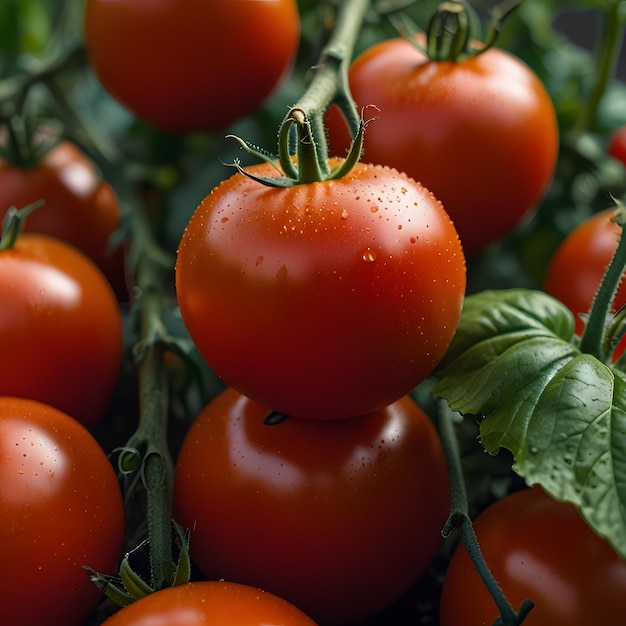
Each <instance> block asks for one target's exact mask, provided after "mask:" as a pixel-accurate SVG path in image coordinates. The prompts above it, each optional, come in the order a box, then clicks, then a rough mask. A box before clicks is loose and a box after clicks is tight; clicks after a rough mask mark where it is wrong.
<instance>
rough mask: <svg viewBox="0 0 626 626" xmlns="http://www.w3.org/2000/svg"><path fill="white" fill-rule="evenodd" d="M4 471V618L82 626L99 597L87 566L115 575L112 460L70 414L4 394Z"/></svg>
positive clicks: (0, 589)
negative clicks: (86, 568) (85, 567)
mask: <svg viewBox="0 0 626 626" xmlns="http://www.w3.org/2000/svg"><path fill="white" fill-rule="evenodd" d="M71 382H72V381H71V379H70V381H69V384H71ZM0 477H1V480H0V519H1V520H2V524H0V580H2V584H1V585H0V607H1V608H0V615H2V623H3V624H13V625H15V626H17V625H19V626H40V625H41V624H49V625H50V626H59V625H61V624H62V625H63V626H80V625H81V624H83V623H84V621H85V619H86V618H87V616H88V615H89V614H90V613H91V611H92V610H93V609H94V608H95V606H96V604H97V602H98V601H99V599H100V597H101V596H102V593H101V591H99V589H98V588H97V587H96V586H95V585H94V584H93V583H92V582H91V580H90V579H89V575H88V574H87V572H86V571H85V570H84V569H83V566H88V567H91V568H93V569H94V570H97V571H99V572H102V573H103V574H113V573H114V572H113V570H114V568H115V565H116V563H117V561H118V559H119V558H120V552H121V550H122V546H123V541H124V525H125V521H124V519H125V518H124V502H123V499H122V492H121V490H120V487H119V483H118V480H117V476H116V474H115V470H114V469H113V466H112V465H111V462H110V461H109V459H108V457H107V456H106V454H105V453H104V451H103V450H102V448H101V447H100V446H99V444H98V442H97V441H96V440H95V439H94V437H93V436H92V435H91V433H90V432H89V431H88V430H87V429H86V428H85V427H84V426H82V425H81V424H80V423H79V422H77V421H76V420H75V419H73V418H72V417H70V416H68V415H67V414H65V413H62V412H61V411H59V410H57V409H54V408H52V407H51V406H48V405H45V404H42V403H40V402H36V401H34V400H26V399H23V398H11V397H6V396H4V397H1V398H0Z"/></svg>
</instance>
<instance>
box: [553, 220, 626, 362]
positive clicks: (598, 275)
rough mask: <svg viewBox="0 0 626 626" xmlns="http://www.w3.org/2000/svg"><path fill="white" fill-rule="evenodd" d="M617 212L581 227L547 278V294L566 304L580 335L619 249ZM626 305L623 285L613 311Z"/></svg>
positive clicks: (562, 249)
mask: <svg viewBox="0 0 626 626" xmlns="http://www.w3.org/2000/svg"><path fill="white" fill-rule="evenodd" d="M613 213H614V210H613V209H606V210H604V211H599V212H598V213H595V214H594V215H592V216H591V217H590V218H588V219H587V220H585V221H584V222H582V223H581V224H580V225H579V226H577V227H576V228H575V229H574V230H573V231H572V232H571V233H570V234H569V235H568V236H567V237H566V238H565V239H564V240H563V241H562V242H561V244H560V246H559V247H558V248H557V250H556V252H555V253H554V255H553V256H552V259H551V260H550V263H549V265H548V269H547V271H546V276H545V278H544V285H543V287H544V290H545V291H546V293H548V294H550V295H551V296H553V297H555V298H557V299H558V300H560V301H561V302H562V303H563V304H565V305H566V306H567V307H568V308H569V309H570V311H572V313H573V314H574V316H575V317H576V333H577V334H578V335H580V334H581V333H582V331H583V329H584V322H583V320H582V319H581V317H580V314H581V313H588V312H589V310H590V308H591V304H592V302H593V299H594V297H595V294H596V292H597V290H598V287H599V286H600V281H601V280H602V277H603V276H604V272H605V271H606V268H607V267H608V265H609V263H610V261H611V258H612V256H613V254H614V252H615V249H616V248H617V243H618V241H619V237H620V234H621V230H622V229H621V227H620V226H619V224H617V223H616V222H615V221H614V220H613ZM625 304H626V284H625V283H623V282H622V283H621V285H620V287H619V288H618V290H617V294H616V296H615V300H614V303H613V312H615V311H616V310H617V309H619V308H620V307H622V306H623V305H625ZM625 347H626V342H621V343H620V345H618V347H617V349H616V350H615V352H614V358H615V359H617V358H618V357H619V356H620V354H622V353H623V352H624V348H625Z"/></svg>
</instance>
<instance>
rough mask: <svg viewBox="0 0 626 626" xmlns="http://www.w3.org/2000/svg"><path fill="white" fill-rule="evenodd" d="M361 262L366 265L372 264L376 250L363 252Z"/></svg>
mask: <svg viewBox="0 0 626 626" xmlns="http://www.w3.org/2000/svg"><path fill="white" fill-rule="evenodd" d="M362 257H363V260H364V261H366V262H367V263H373V262H374V261H375V260H376V250H372V248H366V250H365V252H363V255H362Z"/></svg>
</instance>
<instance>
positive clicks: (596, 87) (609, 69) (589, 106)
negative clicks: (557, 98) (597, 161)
mask: <svg viewBox="0 0 626 626" xmlns="http://www.w3.org/2000/svg"><path fill="white" fill-rule="evenodd" d="M603 6H606V9H605V10H604V11H603V12H602V13H601V15H600V19H601V22H602V24H601V26H602V28H601V32H599V33H598V38H597V41H598V42H599V52H598V61H597V67H596V68H595V69H596V71H595V77H596V80H595V82H594V84H593V87H592V89H591V93H590V94H589V97H588V98H587V100H586V106H585V107H584V108H583V110H582V113H581V115H580V117H579V118H578V120H577V121H576V124H575V126H574V128H573V131H572V132H573V136H574V137H578V136H580V135H581V134H583V133H585V132H587V131H589V130H590V129H591V127H592V125H593V122H594V120H595V117H596V113H597V111H598V107H599V106H600V102H601V101H602V98H603V97H604V94H605V92H606V89H607V87H608V85H609V83H610V82H611V80H612V78H613V75H614V72H615V64H616V62H617V55H618V53H619V49H620V45H621V42H622V38H623V31H624V24H623V22H624V17H623V13H624V1H623V0H613V1H612V2H609V3H603Z"/></svg>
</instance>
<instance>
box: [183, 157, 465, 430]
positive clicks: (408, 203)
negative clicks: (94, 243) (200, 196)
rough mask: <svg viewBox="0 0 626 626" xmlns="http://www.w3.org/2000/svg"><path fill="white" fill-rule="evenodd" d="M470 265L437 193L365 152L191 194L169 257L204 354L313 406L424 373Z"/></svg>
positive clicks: (245, 388) (260, 171)
mask: <svg viewBox="0 0 626 626" xmlns="http://www.w3.org/2000/svg"><path fill="white" fill-rule="evenodd" d="M338 162H339V161H337V160H335V161H332V163H331V166H335V165H337V164H338ZM249 172H250V173H253V174H255V175H257V176H258V175H272V174H275V170H274V169H273V167H272V166H271V165H269V164H266V163H264V164H261V165H255V166H252V167H251V168H249ZM465 279H466V273H465V258H464V255H463V251H462V248H461V244H460V242H459V238H458V236H457V233H456V230H455V228H454V226H453V224H452V222H451V220H450V218H449V217H448V215H447V213H446V212H445V211H444V209H443V207H442V206H441V204H440V203H439V202H438V201H437V199H436V198H435V197H434V196H433V195H432V194H431V193H429V192H428V191H427V190H426V189H424V187H423V186H422V185H420V184H419V183H416V182H415V181H414V180H412V179H410V178H409V177H407V176H406V175H404V174H401V173H398V172H397V171H395V170H393V169H390V168H387V167H380V166H372V165H367V164H364V163H358V164H357V165H356V167H355V168H354V169H353V170H352V171H351V172H350V173H349V174H347V175H346V176H344V177H342V178H339V179H336V180H328V181H323V182H315V183H310V184H299V185H295V186H293V187H287V188H275V187H267V186H265V185H263V184H260V183H259V182H257V181H255V180H253V179H251V178H250V177H248V176H246V175H244V174H242V173H240V172H238V173H236V174H235V175H233V176H232V177H230V178H229V179H227V180H225V181H223V182H222V183H221V184H220V185H218V186H217V187H216V188H215V189H214V190H213V191H212V192H211V193H210V194H209V195H208V196H207V197H206V198H205V199H204V201H203V202H202V203H201V205H200V206H199V207H198V208H197V210H196V211H195V213H194V215H193V216H192V217H191V220H190V221H189V223H188V225H187V227H186V229H185V232H184V234H183V236H182V239H181V242H180V245H179V249H178V259H177V263H176V291H177V295H178V302H179V304H180V310H181V314H182V317H183V320H184V322H185V324H186V326H187V329H188V330H189V333H190V335H191V337H192V339H193V341H194V342H195V344H196V345H197V347H198V349H199V351H200V352H201V354H202V355H203V356H204V358H205V359H206V361H207V362H208V364H209V365H210V366H211V368H213V369H214V371H215V372H216V373H217V374H218V375H219V376H220V377H221V378H222V379H223V380H224V381H225V382H226V383H227V384H228V385H231V386H233V387H234V388H235V389H237V390H238V391H240V392H241V393H243V394H244V395H246V396H248V397H250V398H252V399H254V400H256V401H258V402H260V403H261V404H264V405H265V406H269V407H272V408H273V409H274V410H276V411H279V412H281V413H285V414H288V415H292V416H297V417H312V418H318V419H319V418H324V419H333V418H345V417H352V416H356V415H363V414H366V413H370V412H372V411H376V410H378V409H381V408H382V407H384V406H387V405H389V404H390V403H392V402H394V401H395V400H397V399H399V398H400V397H402V396H403V395H404V394H406V393H407V392H408V391H410V390H411V389H412V388H413V387H414V386H416V385H417V384H418V383H420V382H422V381H423V380H424V379H425V378H426V377H427V376H428V375H429V374H430V373H431V372H432V370H433V369H434V367H435V366H436V364H437V363H438V362H439V360H440V359H441V357H442V356H443V354H444V352H445V350H446V348H447V346H448V344H449V342H450V340H451V338H452V335H453V334H454V331H455V329H456V326H457V323H458V320H459V317H460V313H461V307H462V304H463V296H464V292H465Z"/></svg>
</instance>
